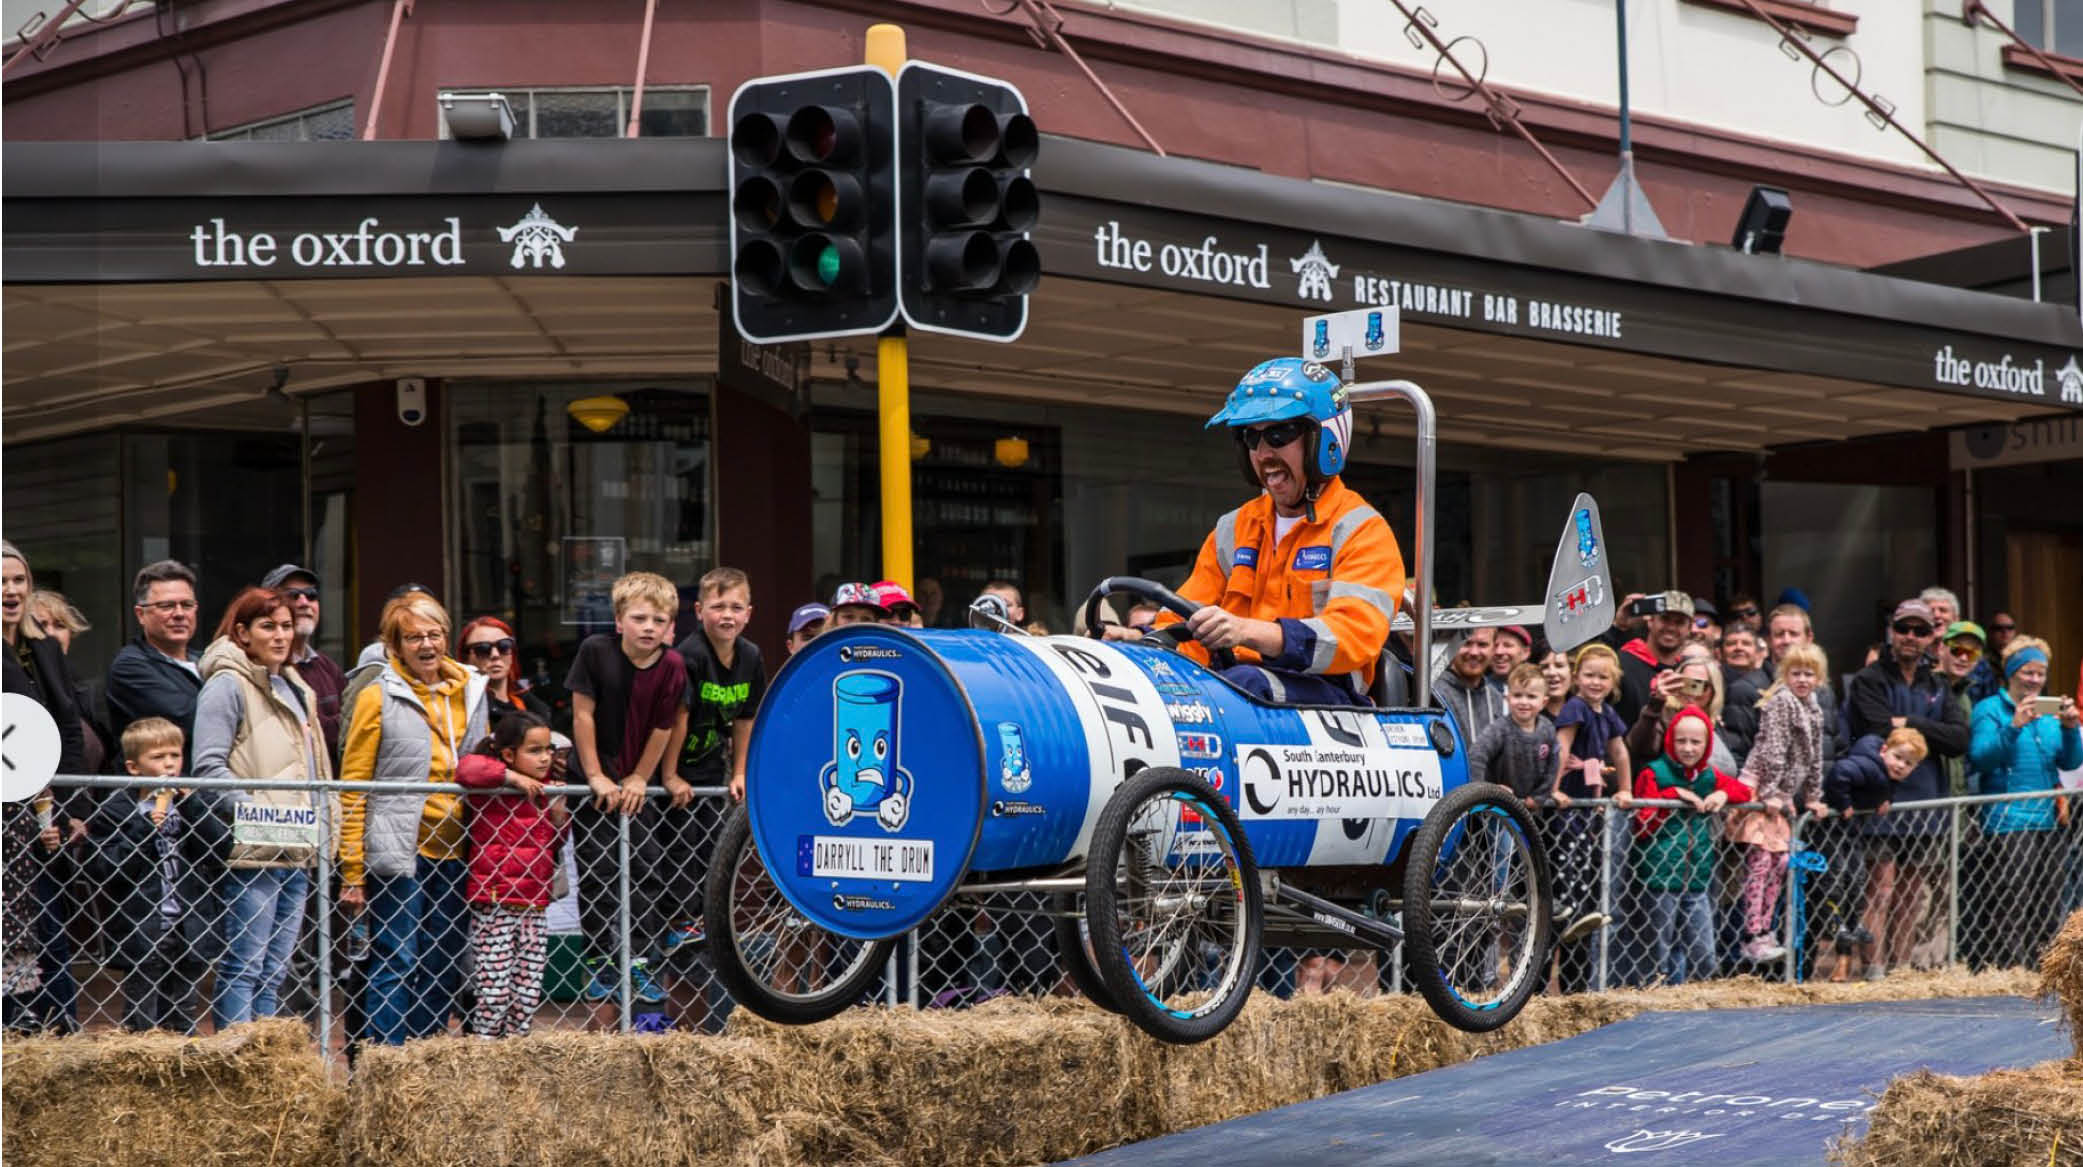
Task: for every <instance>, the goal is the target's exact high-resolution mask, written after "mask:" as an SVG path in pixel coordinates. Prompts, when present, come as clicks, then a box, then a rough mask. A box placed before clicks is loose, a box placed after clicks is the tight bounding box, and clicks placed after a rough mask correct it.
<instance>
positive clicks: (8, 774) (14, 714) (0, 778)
mask: <svg viewBox="0 0 2083 1167" xmlns="http://www.w3.org/2000/svg"><path fill="white" fill-rule="evenodd" d="M60 748H61V747H60V743H59V740H58V723H57V722H55V721H53V720H51V714H50V711H49V710H47V709H45V708H44V707H43V706H42V705H39V704H37V702H36V698H34V697H31V696H29V695H27V694H25V693H8V694H5V695H4V696H0V802H21V801H22V800H24V799H27V798H32V797H34V796H35V795H36V793H37V792H38V791H40V790H42V789H43V788H44V787H46V786H49V785H50V784H51V775H53V774H56V773H57V772H58V751H59V749H60Z"/></svg>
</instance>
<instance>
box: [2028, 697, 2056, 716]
mask: <svg viewBox="0 0 2083 1167" xmlns="http://www.w3.org/2000/svg"><path fill="white" fill-rule="evenodd" d="M2061 702H2062V699H2061V698H2059V697H2034V698H2033V699H2032V711H2033V712H2034V713H2037V714H2039V715H2040V716H2041V717H2052V716H2054V715H2055V714H2057V713H2060V712H2061Z"/></svg>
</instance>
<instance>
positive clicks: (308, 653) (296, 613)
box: [260, 563, 347, 756]
mask: <svg viewBox="0 0 2083 1167" xmlns="http://www.w3.org/2000/svg"><path fill="white" fill-rule="evenodd" d="M260 586H262V587H264V588H273V589H275V590H276V591H279V592H281V593H282V594H284V595H286V596H288V597H289V617H290V619H291V620H292V621H294V622H295V624H296V629H297V634H296V639H295V640H294V641H292V642H291V643H290V646H289V663H290V666H291V667H293V668H295V669H296V671H297V675H298V676H300V677H302V678H304V683H305V684H307V685H309V686H311V692H312V693H313V694H314V695H316V696H317V698H318V724H319V728H320V729H322V730H324V731H325V744H326V748H327V749H329V750H331V751H332V752H333V753H334V755H335V756H337V755H338V754H339V753H340V694H341V693H342V692H344V691H346V689H347V672H346V670H344V669H342V668H341V667H340V664H339V662H337V661H335V660H334V659H333V658H332V657H329V656H327V655H326V654H324V653H322V652H320V651H318V645H317V644H316V643H315V638H316V637H317V636H318V618H319V616H320V614H321V613H320V611H319V603H318V573H317V572H314V571H312V570H311V569H310V568H307V567H299V566H297V565H296V564H294V563H285V564H283V565H282V566H280V567H277V568H276V569H275V570H273V571H271V572H269V573H267V574H266V575H264V576H262V577H260Z"/></svg>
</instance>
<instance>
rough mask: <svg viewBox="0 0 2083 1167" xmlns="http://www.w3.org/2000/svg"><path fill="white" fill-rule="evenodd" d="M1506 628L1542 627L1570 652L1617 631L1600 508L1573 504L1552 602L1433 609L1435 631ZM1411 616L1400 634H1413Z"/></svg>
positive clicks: (1551, 572) (1404, 616)
mask: <svg viewBox="0 0 2083 1167" xmlns="http://www.w3.org/2000/svg"><path fill="white" fill-rule="evenodd" d="M1506 624H1517V625H1520V626H1522V627H1531V626H1532V625H1535V624H1538V625H1540V626H1541V628H1542V630H1543V631H1544V632H1546V633H1547V637H1548V643H1549V645H1551V646H1552V647H1554V648H1556V649H1558V650H1560V651H1562V652H1568V651H1569V650H1570V649H1573V648H1575V647H1577V646H1578V645H1580V644H1583V643H1584V642H1585V641H1587V640H1590V639H1591V638H1593V637H1595V636H1597V635H1599V634H1600V633H1602V632H1604V631H1605V630H1606V629H1608V628H1611V627H1612V626H1613V577H1612V576H1611V575H1610V574H1609V573H1608V569H1607V560H1606V532H1605V528H1603V527H1601V526H1600V525H1599V519H1598V502H1597V500H1596V499H1593V498H1592V497H1591V496H1590V495H1588V494H1579V495H1578V496H1577V498H1576V501H1575V502H1572V503H1571V504H1570V508H1569V519H1568V521H1567V522H1565V523H1564V524H1563V528H1562V541H1561V542H1560V543H1558V544H1557V545H1556V547H1555V562H1554V565H1553V566H1551V567H1550V568H1549V569H1548V594H1547V598H1546V599H1545V600H1544V601H1542V602H1540V603H1534V604H1494V605H1491V606H1488V607H1478V608H1434V609H1433V610H1432V628H1433V630H1434V631H1439V632H1453V633H1460V632H1467V631H1468V630H1469V629H1472V628H1498V627H1502V626H1504V625H1506ZM1412 628H1413V625H1412V623H1411V618H1410V615H1409V614H1408V613H1406V612H1398V613H1397V614H1396V621H1395V629H1396V631H1398V632H1409V631H1411V629H1412Z"/></svg>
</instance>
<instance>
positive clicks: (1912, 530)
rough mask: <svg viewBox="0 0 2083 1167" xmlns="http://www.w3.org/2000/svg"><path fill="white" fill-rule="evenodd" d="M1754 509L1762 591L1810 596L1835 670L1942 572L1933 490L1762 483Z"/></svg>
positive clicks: (1849, 664) (1862, 652)
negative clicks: (1897, 607)
mask: <svg viewBox="0 0 2083 1167" xmlns="http://www.w3.org/2000/svg"><path fill="white" fill-rule="evenodd" d="M1759 506H1760V518H1759V524H1758V525H1759V529H1760V530H1761V531H1762V532H1763V537H1764V579H1765V587H1766V590H1767V591H1768V592H1769V593H1770V595H1774V596H1776V595H1778V594H1779V590H1780V589H1782V588H1800V589H1801V590H1802V591H1803V592H1805V593H1807V595H1808V599H1809V602H1810V604H1812V605H1813V606H1812V607H1811V608H1810V609H1809V615H1810V617H1811V618H1812V619H1813V620H1814V622H1815V635H1816V640H1817V641H1818V642H1819V643H1820V644H1821V645H1822V646H1823V651H1824V652H1826V653H1828V654H1829V658H1830V671H1831V673H1832V674H1833V676H1834V677H1842V676H1844V675H1846V674H1849V673H1855V672H1857V671H1858V670H1859V668H1860V666H1861V665H1862V664H1864V662H1865V659H1866V649H1867V647H1868V646H1869V645H1870V644H1871V643H1872V642H1873V641H1875V640H1878V639H1879V638H1880V634H1881V629H1882V627H1883V626H1884V625H1885V624H1886V623H1887V619H1888V614H1889V612H1890V611H1892V610H1893V608H1894V606H1895V602H1896V601H1897V600H1899V599H1901V598H1902V597H1904V596H1913V595H1915V594H1917V592H1918V591H1920V590H1922V589H1923V588H1924V587H1926V586H1928V585H1929V584H1930V583H1931V581H1932V580H1935V579H1937V578H1939V576H1938V536H1937V531H1938V529H1939V514H1938V509H1937V499H1936V493H1935V492H1934V491H1932V490H1931V488H1929V487H1925V486H1858V485H1846V484H1839V483H1819V482H1775V481H1769V480H1768V481H1766V482H1765V483H1764V484H1763V485H1762V486H1761V487H1760V490H1759ZM1608 531H1609V533H1608V537H1607V542H1608V543H1611V542H1612V538H1611V535H1610V528H1609V529H1608ZM1833 683H1835V682H1834V681H1833ZM1838 695H1839V697H1840V698H1841V697H1842V696H1843V690H1842V689H1841V688H1840V689H1839V690H1838Z"/></svg>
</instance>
